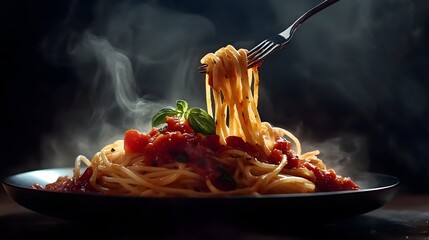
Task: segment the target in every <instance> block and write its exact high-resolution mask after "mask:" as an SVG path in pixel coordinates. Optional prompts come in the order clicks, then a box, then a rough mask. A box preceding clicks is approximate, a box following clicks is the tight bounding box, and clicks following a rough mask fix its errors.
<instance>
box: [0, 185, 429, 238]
mask: <svg viewBox="0 0 429 240" xmlns="http://www.w3.org/2000/svg"><path fill="white" fill-rule="evenodd" d="M0 233H1V235H0V238H1V239H22V238H23V237H33V238H35V239H43V238H46V237H49V238H51V237H53V236H58V237H59V238H60V239H76V238H81V237H83V236H87V237H90V236H96V237H97V239H143V238H149V239H202V238H205V239H222V238H224V239H268V240H270V239H315V238H321V237H323V239H389V240H391V239H426V240H429V194H408V193H403V192H399V193H398V194H397V195H396V196H395V197H394V198H393V199H392V200H391V201H390V202H389V203H387V204H386V205H385V206H383V207H381V208H379V209H377V210H374V211H372V212H369V213H366V214H363V215H360V216H356V217H352V218H347V219H343V220H341V221H338V222H333V223H325V224H315V223H306V222H303V223H297V224H293V225H290V224H284V225H282V224H277V225H276V226H275V227H274V226H273V228H267V227H264V228H258V227H257V226H256V227H255V226H252V227H246V226H243V225H240V224H239V223H237V224H225V223H222V222H219V223H215V224H213V223H211V224H205V223H204V222H203V221H202V222H200V223H192V224H186V223H178V224H177V226H169V227H165V226H139V225H138V224H137V225H136V226H127V225H124V226H106V225H104V224H101V223H97V222H93V223H84V224H83V223H76V222H70V221H67V220H63V219H57V218H52V217H49V216H45V215H42V214H39V213H36V212H33V211H31V210H28V209H26V208H24V207H22V206H20V205H18V204H17V203H15V202H14V201H13V200H12V199H11V198H10V197H9V196H8V195H7V194H6V193H5V192H4V189H1V190H0Z"/></svg>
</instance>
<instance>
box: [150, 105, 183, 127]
mask: <svg viewBox="0 0 429 240" xmlns="http://www.w3.org/2000/svg"><path fill="white" fill-rule="evenodd" d="M176 115H178V112H177V110H176V109H174V108H171V107H166V108H162V109H161V110H159V112H157V113H156V114H155V115H153V117H152V127H156V126H158V125H161V124H163V123H165V121H166V117H167V116H168V117H172V116H176Z"/></svg>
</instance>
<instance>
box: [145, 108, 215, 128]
mask: <svg viewBox="0 0 429 240" xmlns="http://www.w3.org/2000/svg"><path fill="white" fill-rule="evenodd" d="M174 116H177V117H179V118H184V119H185V120H187V121H188V123H189V126H191V128H192V129H193V130H194V131H195V132H198V133H202V134H204V135H213V134H215V133H216V126H215V121H214V119H213V118H212V116H210V115H209V114H208V113H207V112H206V111H205V110H204V109H201V108H198V107H193V108H190V109H188V103H187V102H186V101H184V100H177V101H176V108H172V107H165V108H162V109H161V110H159V112H157V113H156V114H155V115H154V116H153V118H152V126H153V127H157V126H159V125H161V124H163V123H165V122H166V118H167V117H174Z"/></svg>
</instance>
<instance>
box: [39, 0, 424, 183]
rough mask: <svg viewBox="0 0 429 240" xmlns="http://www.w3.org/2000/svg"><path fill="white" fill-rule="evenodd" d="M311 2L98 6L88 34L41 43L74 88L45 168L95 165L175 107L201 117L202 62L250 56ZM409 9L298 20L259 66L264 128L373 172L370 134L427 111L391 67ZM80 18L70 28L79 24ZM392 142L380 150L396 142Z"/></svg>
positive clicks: (338, 164) (360, 9) (371, 5)
mask: <svg viewBox="0 0 429 240" xmlns="http://www.w3.org/2000/svg"><path fill="white" fill-rule="evenodd" d="M318 2H320V1H279V0H270V1H261V2H256V1H255V2H252V3H251V4H250V3H249V4H247V5H246V6H242V5H241V4H239V7H237V4H236V3H234V1H226V0H225V1H221V2H219V1H215V2H206V3H205V4H206V5H199V4H200V2H198V3H197V4H196V5H195V6H193V7H190V8H189V9H186V10H183V8H182V7H183V6H182V5H181V4H178V3H175V4H177V5H175V6H176V8H174V7H171V8H168V7H167V6H162V3H161V2H157V1H148V2H143V3H142V2H139V1H100V2H98V4H97V5H95V6H94V11H93V13H94V19H93V21H92V22H91V23H90V25H89V26H87V27H86V28H85V29H84V30H83V31H80V32H77V33H76V32H73V34H71V33H70V32H69V31H67V30H70V29H69V28H65V32H63V33H62V35H61V37H59V38H56V39H54V40H58V41H60V42H61V43H60V44H58V43H54V44H52V46H54V47H51V48H50V49H49V44H46V45H47V46H48V47H47V48H48V50H47V51H50V52H51V53H52V52H53V51H55V50H56V48H55V46H66V47H65V49H66V53H64V54H65V55H66V56H67V57H68V59H69V61H70V62H71V64H72V66H73V69H74V70H75V73H76V79H77V81H80V82H79V86H78V89H76V90H77V91H76V94H75V95H74V97H75V102H74V105H73V106H71V107H70V108H69V109H65V110H64V111H60V112H59V113H58V114H57V115H55V116H54V117H55V119H56V125H55V126H54V131H53V132H52V133H51V134H49V135H47V136H46V137H45V139H44V141H43V150H44V153H45V154H44V156H43V159H45V160H46V162H45V163H44V167H56V166H71V164H73V159H74V157H75V156H76V155H78V154H84V155H86V156H88V157H91V156H92V154H94V153H95V152H96V151H98V150H99V149H100V148H101V147H102V146H104V145H106V144H107V143H110V142H113V141H114V140H116V139H121V138H123V133H124V131H125V130H126V129H129V128H137V129H139V130H142V131H145V130H148V129H149V128H150V125H149V124H150V118H151V116H152V115H153V113H154V112H155V111H157V110H158V109H160V108H161V107H164V106H165V105H173V104H174V102H175V100H177V99H185V100H187V101H188V102H189V103H190V105H193V106H201V107H204V106H205V104H204V96H203V95H204V90H203V87H204V86H203V76H202V75H200V74H199V73H198V72H197V70H196V69H197V67H198V64H199V60H200V58H201V57H203V56H204V54H206V53H208V52H212V51H215V50H217V49H218V48H219V47H222V46H225V45H226V44H232V45H234V46H235V47H237V48H241V47H245V48H250V47H252V46H253V45H254V44H256V43H257V41H259V40H262V39H263V38H265V37H269V36H271V35H273V34H275V33H278V32H280V31H282V30H283V29H285V28H286V27H287V26H289V25H290V24H291V23H292V22H293V21H294V20H295V19H296V18H297V17H298V16H299V15H300V14H302V13H303V12H305V11H306V10H308V9H310V8H311V7H313V6H314V5H315V4H317V3H318ZM386 2H387V3H389V4H387V3H386ZM218 4H220V5H222V6H225V8H224V9H222V10H220V9H218V8H216V7H215V6H218ZM165 5H172V3H165ZM173 5H174V4H173ZM189 6H191V4H190V3H189ZM386 6H387V7H388V10H383V9H384V8H385V7H386ZM382 7H383V8H382ZM379 10H380V11H379ZM414 10H415V9H414V6H413V4H412V2H411V1H403V0H386V1H371V0H360V1H339V2H338V3H336V4H334V5H333V6H331V7H330V8H328V9H326V10H324V11H323V12H321V13H320V14H318V15H317V16H315V17H313V18H311V19H310V20H308V21H307V22H305V23H304V25H303V26H302V27H301V28H300V29H298V31H297V33H296V34H295V37H294V39H292V41H291V43H289V44H288V45H287V46H286V48H285V49H284V50H282V51H280V52H278V53H276V54H275V55H273V56H272V57H270V59H268V60H267V61H266V63H264V65H263V66H262V67H261V68H260V76H261V92H260V96H261V97H260V103H259V109H260V112H261V116H262V119H263V120H265V121H269V122H272V123H273V124H274V125H275V126H279V127H283V128H285V129H288V130H290V131H291V132H292V133H294V134H295V135H296V136H297V137H298V138H300V139H301V140H302V141H303V142H302V143H303V146H304V148H307V149H305V150H308V151H311V150H314V149H319V150H320V151H321V153H322V154H321V155H320V157H321V159H322V160H324V161H326V162H327V165H328V166H329V167H332V168H334V169H336V170H337V172H339V173H344V175H346V174H347V169H349V168H354V169H360V170H365V169H366V168H368V166H369V161H370V159H369V156H368V151H370V150H371V149H369V148H370V144H371V142H369V140H368V139H369V138H371V137H374V136H373V135H371V134H375V135H377V134H380V135H381V134H384V132H383V131H386V132H387V131H388V130H389V129H387V130H386V129H383V126H384V127H386V125H385V123H384V121H387V120H390V119H392V118H391V117H392V116H396V111H397V110H398V109H397V108H399V110H400V111H403V112H406V113H409V115H407V114H405V115H404V116H411V117H415V116H419V115H421V114H422V113H423V112H424V109H425V108H424V104H421V102H422V101H421V100H422V99H426V97H425V93H426V91H425V90H424V89H426V88H424V87H422V86H420V83H419V82H418V81H404V80H403V78H405V76H407V75H409V73H408V72H401V70H399V69H401V68H399V67H398V66H401V64H403V63H404V62H401V61H404V60H401V59H404V57H401V56H406V54H407V50H408V49H406V48H404V46H407V41H410V42H417V41H418V39H419V36H420V34H421V32H422V30H421V29H418V28H417V29H415V28H413V22H412V21H413V11H414ZM75 11H78V10H75ZM75 11H73V10H72V11H71V14H70V16H69V18H68V19H67V21H71V20H72V19H73V18H74V17H76V18H78V17H79V14H78V13H77V12H75ZM220 11H222V13H220ZM376 13H381V15H380V14H376ZM64 24H65V25H67V22H66V23H64ZM401 29H402V30H403V31H402V32H398V31H399V30H401ZM382 34H387V35H386V36H384V35H382ZM60 53H61V52H60V51H59V53H57V54H60ZM398 59H399V60H398ZM411 70H412V69H411ZM411 77H417V76H411ZM398 82H400V83H401V86H402V87H401V88H396V87H395V86H396V84H398ZM422 89H423V90H422ZM392 91H393V93H394V94H396V95H392ZM395 96H398V97H399V98H400V99H399V100H397V99H394V98H395ZM392 103H393V105H395V107H390V106H391V105H392ZM380 109H382V110H383V111H380ZM382 112H383V113H382ZM405 120H409V119H405ZM380 126H381V127H380ZM400 126H402V125H400ZM425 126H426V125H425ZM387 127H389V125H387ZM390 127H391V128H394V127H396V125H395V124H392V125H391V126H390ZM402 127H403V128H405V126H402ZM356 129H357V130H356ZM348 131H350V132H348ZM345 132H347V133H345ZM374 132H375V133H374ZM380 132H381V133H380ZM387 138H389V139H382V140H386V142H389V143H396V142H398V141H399V140H398V139H400V137H393V138H394V139H390V136H389V137H387ZM399 144H401V143H400V141H399V143H397V145H399ZM386 148H389V149H386V151H389V150H391V149H390V148H395V149H399V148H398V147H397V146H396V145H395V146H386ZM372 151H374V150H373V149H372ZM421 152H423V151H421ZM404 155H406V156H409V155H408V154H407V153H404V154H402V156H404ZM422 155H423V154H422ZM398 156H400V155H398ZM410 158H412V157H410Z"/></svg>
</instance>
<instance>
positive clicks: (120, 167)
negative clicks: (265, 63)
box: [33, 45, 359, 196]
mask: <svg viewBox="0 0 429 240" xmlns="http://www.w3.org/2000/svg"><path fill="white" fill-rule="evenodd" d="M201 63H203V64H207V74H206V79H205V80H206V102H207V113H208V115H210V116H212V117H213V119H214V120H215V133H212V134H207V133H206V134H202V133H201V132H199V131H196V128H195V127H193V126H191V125H192V124H193V123H194V122H196V123H197V124H198V123H200V121H198V120H197V121H193V122H191V121H190V120H189V119H186V118H185V117H183V116H182V115H179V114H177V111H176V110H171V111H168V113H169V114H168V115H167V116H165V123H166V124H165V126H163V127H159V128H156V127H153V128H152V129H151V130H150V131H149V132H147V133H143V132H140V131H138V130H135V129H130V130H128V131H126V133H125V136H124V139H123V140H118V141H116V142H114V143H112V144H109V145H106V146H105V147H103V148H102V149H101V150H100V151H99V152H97V153H96V154H95V155H94V156H93V157H92V159H91V160H89V159H88V158H86V157H85V156H78V157H77V158H76V162H75V168H74V174H73V177H71V178H69V177H67V176H65V177H60V178H58V180H57V181H56V182H54V183H51V184H47V185H46V186H45V187H42V186H40V185H37V184H35V185H33V187H34V188H37V189H47V190H57V191H72V192H100V193H106V194H121V195H138V196H224V195H258V194H284V193H309V192H318V191H319V192H320V191H341V190H356V189H359V186H358V185H357V184H356V183H354V182H353V181H352V180H351V178H349V177H342V176H340V175H337V174H336V173H335V171H334V170H333V169H328V168H327V167H326V166H325V164H324V163H323V161H322V160H320V159H319V158H318V157H317V155H318V154H319V151H318V150H315V151H312V152H306V153H302V152H301V144H300V141H299V140H298V138H296V137H295V136H294V135H293V134H292V133H290V132H289V131H287V130H285V129H282V128H278V127H273V126H271V125H270V124H269V123H268V122H262V121H261V118H260V115H259V113H258V89H259V74H258V67H257V66H255V67H252V68H251V69H248V68H247V50H244V49H240V50H236V49H235V48H234V47H232V46H230V45H228V46H226V47H224V48H221V49H219V50H218V51H216V52H215V53H209V54H207V55H206V56H204V57H203V58H202V59H201ZM185 116H187V114H185ZM163 118H164V116H163ZM162 120H164V119H162ZM293 147H294V149H293ZM81 163H84V164H85V165H86V166H87V168H86V169H85V171H84V172H83V173H82V174H81V173H80V165H81Z"/></svg>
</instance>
